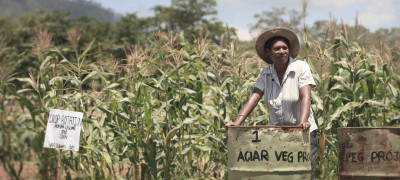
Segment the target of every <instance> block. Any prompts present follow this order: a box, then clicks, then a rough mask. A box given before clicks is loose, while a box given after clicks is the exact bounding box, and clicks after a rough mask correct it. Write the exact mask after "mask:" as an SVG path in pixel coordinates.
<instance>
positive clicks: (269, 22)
mask: <svg viewBox="0 0 400 180" xmlns="http://www.w3.org/2000/svg"><path fill="white" fill-rule="evenodd" d="M254 18H256V19H257V23H256V24H254V25H253V26H252V27H251V30H252V31H255V30H261V31H262V30H266V29H271V28H275V27H283V28H288V29H291V30H293V31H294V32H296V33H300V32H301V30H302V29H303V27H302V24H301V22H302V21H301V19H302V18H303V15H302V14H301V13H300V12H298V11H296V10H288V11H287V10H286V8H285V7H281V8H277V7H273V8H272V10H271V11H263V12H262V13H261V14H255V15H254Z"/></svg>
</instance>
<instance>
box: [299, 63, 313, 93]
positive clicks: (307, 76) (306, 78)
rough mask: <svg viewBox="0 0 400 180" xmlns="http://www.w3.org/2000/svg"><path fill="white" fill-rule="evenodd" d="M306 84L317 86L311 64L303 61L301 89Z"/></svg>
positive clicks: (300, 80) (300, 77) (300, 78)
mask: <svg viewBox="0 0 400 180" xmlns="http://www.w3.org/2000/svg"><path fill="white" fill-rule="evenodd" d="M306 85H311V87H315V81H314V78H313V77H312V74H311V70H310V66H309V65H308V64H307V63H305V62H303V63H302V66H301V68H300V75H299V89H300V88H302V87H304V86H306Z"/></svg>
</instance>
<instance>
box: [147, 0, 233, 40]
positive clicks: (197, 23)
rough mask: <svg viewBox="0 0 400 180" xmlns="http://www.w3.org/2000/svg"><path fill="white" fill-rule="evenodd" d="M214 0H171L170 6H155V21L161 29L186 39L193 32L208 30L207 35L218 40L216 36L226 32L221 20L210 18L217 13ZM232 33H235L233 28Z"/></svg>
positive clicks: (189, 37)
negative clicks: (181, 35)
mask: <svg viewBox="0 0 400 180" xmlns="http://www.w3.org/2000/svg"><path fill="white" fill-rule="evenodd" d="M216 5H217V3H216V1H215V0H172V3H171V6H169V7H165V6H155V7H153V10H154V12H155V13H156V16H155V22H156V23H157V24H158V25H159V27H160V29H161V30H164V31H169V32H175V33H182V34H185V35H186V36H187V37H188V39H191V38H192V35H193V34H196V35H197V34H198V33H199V32H204V33H206V32H208V35H209V37H211V38H212V39H213V40H214V41H218V37H219V36H220V35H222V34H223V33H224V32H226V28H225V26H224V25H223V23H222V22H220V21H217V20H216V19H215V18H212V16H213V15H216V14H217V10H216V9H215V6H216ZM230 31H231V34H232V35H236V32H235V30H234V29H233V28H231V29H230Z"/></svg>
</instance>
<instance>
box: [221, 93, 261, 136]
mask: <svg viewBox="0 0 400 180" xmlns="http://www.w3.org/2000/svg"><path fill="white" fill-rule="evenodd" d="M263 95H264V92H263V91H261V90H260V89H258V88H254V91H253V93H252V94H251V95H250V98H249V100H248V101H247V103H246V104H245V105H244V106H243V108H242V109H241V110H240V112H239V114H238V116H237V117H236V120H235V122H232V121H229V122H228V123H226V124H225V128H226V129H227V128H229V127H232V126H239V125H241V124H242V123H243V121H244V120H245V119H246V117H247V116H248V115H249V114H250V113H251V112H252V111H253V109H254V107H256V105H257V104H258V101H260V99H261V97H262V96H263Z"/></svg>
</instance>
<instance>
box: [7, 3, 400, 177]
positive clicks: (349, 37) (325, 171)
mask: <svg viewBox="0 0 400 180" xmlns="http://www.w3.org/2000/svg"><path fill="white" fill-rule="evenodd" d="M307 6H308V4H307V1H303V3H302V8H301V9H300V10H299V11H297V10H287V9H285V8H281V7H271V9H270V10H267V11H264V12H262V13H260V14H255V16H254V18H256V19H257V23H256V24H253V25H252V30H254V31H260V30H263V29H268V28H272V27H286V28H289V29H292V30H294V31H295V32H296V33H297V34H298V35H299V38H300V39H301V42H302V44H301V45H302V49H301V51H300V55H299V56H298V57H297V59H299V60H303V61H305V62H307V63H308V64H309V65H310V67H311V68H312V72H313V76H314V79H315V80H316V82H317V86H316V87H315V88H314V89H313V92H312V108H313V111H314V114H315V116H316V117H317V119H318V126H319V129H318V131H319V135H320V136H319V137H320V141H319V145H320V149H319V159H318V169H317V174H318V177H320V178H321V179H336V178H337V175H338V174H337V173H338V158H337V147H338V144H337V128H340V127H369V126H374V127H375V126H395V127H399V124H400V111H399V109H400V97H399V93H400V76H399V73H398V72H399V68H400V65H399V56H400V49H399V47H400V28H398V27H393V28H390V29H387V28H381V29H378V30H376V31H374V32H371V31H370V30H369V29H367V28H365V27H363V26H361V25H359V24H358V22H357V17H355V23H354V24H353V25H349V24H345V23H343V22H342V21H338V20H336V19H335V18H334V17H332V18H331V19H329V20H320V21H316V22H315V23H314V24H313V25H311V26H309V25H306V24H305V23H304V22H305V21H304V20H305V18H306V17H307ZM60 7H62V8H63V9H57V8H60ZM215 7H216V1H215V0H200V1H195V0H172V1H171V5H170V6H155V7H153V8H152V10H153V11H154V14H155V15H154V16H152V17H146V18H143V17H138V16H137V15H136V14H134V13H133V14H126V15H118V14H115V13H114V12H112V11H111V10H108V9H104V8H102V7H101V6H100V5H99V4H96V3H93V2H91V1H85V0H73V1H67V0H56V1H55V0H51V1H50V0H19V1H7V0H0V12H1V13H0V17H1V19H0V24H1V26H0V64H1V66H0V123H1V125H0V159H1V162H2V168H3V170H4V171H5V172H6V173H7V176H8V179H53V178H54V177H56V173H57V164H56V162H57V151H56V150H54V149H45V148H43V138H44V133H45V127H46V123H47V118H48V115H49V110H50V108H57V109H64V110H72V111H79V112H83V113H84V119H83V124H82V131H81V139H80V142H81V147H80V150H79V151H78V152H74V151H63V152H62V169H63V177H64V178H66V179H105V178H111V179H119V178H122V179H124V178H126V179H132V178H133V179H160V178H163V179H187V178H194V179H222V178H226V177H227V169H226V164H227V159H226V155H227V144H226V142H227V139H226V133H225V131H224V130H223V128H222V127H223V125H224V123H226V122H227V121H229V120H232V119H233V118H235V117H236V115H237V113H238V111H239V110H240V108H241V107H242V105H243V103H245V101H246V100H247V97H248V96H249V94H250V93H251V92H252V88H253V86H254V83H255V79H256V78H257V75H258V73H259V71H260V69H261V68H262V67H265V66H267V64H265V63H264V62H262V61H260V60H259V58H258V57H257V55H256V54H255V52H254V40H253V41H247V42H244V41H240V40H238V38H237V35H236V30H235V29H234V28H232V27H229V25H227V24H224V23H222V22H221V21H219V20H218V19H216V18H213V16H214V15H215V14H216V13H217V11H216V9H215ZM35 9H43V10H37V11H34V10H35ZM54 10H58V11H54ZM65 10H67V11H69V12H65ZM14 12H21V13H18V14H23V15H21V16H18V15H16V14H15V13H14ZM263 104H264V102H262V101H261V102H260V103H259V104H258V106H257V107H256V109H255V110H254V112H253V113H252V115H251V116H250V117H249V119H248V120H247V121H246V123H245V125H262V124H267V123H268V110H267V109H266V107H265V106H264V105H263ZM31 165H33V167H34V171H33V172H31V173H29V174H26V173H25V174H24V173H23V172H24V170H26V168H27V167H32V166H31Z"/></svg>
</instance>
